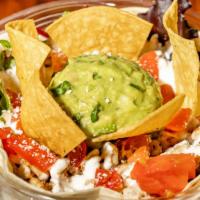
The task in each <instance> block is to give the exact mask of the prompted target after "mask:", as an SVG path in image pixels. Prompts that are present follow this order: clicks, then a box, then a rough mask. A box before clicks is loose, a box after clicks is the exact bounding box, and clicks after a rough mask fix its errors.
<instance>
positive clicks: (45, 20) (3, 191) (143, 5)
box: [0, 0, 152, 200]
mask: <svg viewBox="0 0 200 200" xmlns="http://www.w3.org/2000/svg"><path fill="white" fill-rule="evenodd" d="M95 5H107V6H112V7H118V8H122V9H126V10H127V11H129V12H134V13H138V12H140V13H143V12H146V11H147V10H148V8H149V7H150V6H151V5H152V1H151V0H110V1H107V0H105V1H102V0H79V1H78V0H59V1H55V2H50V3H44V4H41V5H38V6H34V7H31V8H28V9H25V10H23V11H20V12H18V13H15V14H13V15H11V16H8V17H6V18H4V19H2V20H0V38H4V37H6V33H5V31H4V26H5V24H6V23H7V22H9V21H13V20H17V19H34V20H35V23H36V26H37V27H40V28H45V27H46V26H48V25H49V24H51V23H52V22H53V21H54V20H55V19H57V18H59V17H60V16H62V14H63V12H64V11H72V10H77V9H80V8H85V7H89V6H95ZM1 161H2V160H1V158H0V162H1ZM16 179H17V177H16ZM20 181H22V180H20ZM16 182H17V181H16ZM16 182H15V181H11V180H10V179H9V178H7V177H6V172H5V171H2V170H0V199H1V200H13V199H15V200H55V199H57V198H55V197H52V195H45V196H44V195H43V194H42V193H41V192H39V191H38V192H37V191H35V192H33V191H29V190H27V189H24V188H22V187H20V186H19V185H18V184H17V183H16ZM103 191H105V190H101V189H98V190H96V189H95V190H92V191H89V192H87V191H86V192H85V191H83V192H79V194H78V195H76V194H74V195H71V196H69V197H63V198H59V199H70V200H72V199H79V200H80V199H99V200H100V199H103V200H106V199H116V196H117V193H116V192H112V191H109V190H108V192H107V193H106V195H105V194H104V192H103ZM88 193H90V197H88ZM109 193H110V194H109ZM112 193H115V194H114V195H113V194H112ZM119 198H120V195H119Z"/></svg>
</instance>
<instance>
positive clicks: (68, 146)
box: [6, 20, 86, 156]
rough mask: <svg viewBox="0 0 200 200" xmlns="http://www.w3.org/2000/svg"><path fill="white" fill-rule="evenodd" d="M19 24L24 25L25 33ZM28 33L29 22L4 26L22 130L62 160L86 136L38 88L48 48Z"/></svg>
mask: <svg viewBox="0 0 200 200" xmlns="http://www.w3.org/2000/svg"><path fill="white" fill-rule="evenodd" d="M23 24H26V28H25V30H26V31H25V33H24V32H23V31H24V26H23ZM20 25H22V29H20ZM29 25H30V26H29ZM15 26H16V27H17V30H15ZM29 28H30V33H31V34H30V35H29V32H28V29H29ZM34 28H35V27H34ZM32 29H33V26H32V22H31V21H30V23H28V22H27V21H26V20H22V21H19V23H18V22H14V24H12V23H9V24H8V25H7V26H6V31H7V32H8V34H9V37H10V40H11V44H12V47H13V56H14V58H15V60H16V64H17V75H18V77H19V80H20V88H21V90H22V96H23V100H22V107H21V121H22V126H23V129H24V131H25V133H26V134H27V135H28V136H30V137H32V138H34V139H36V140H37V141H38V142H40V143H41V144H44V145H46V146H48V147H49V148H50V149H51V150H52V151H54V152H55V153H57V154H59V155H61V156H65V155H66V154H67V153H68V152H70V151H71V150H72V149H74V148H75V147H76V146H77V145H78V144H80V143H81V142H82V141H83V140H84V139H85V138H86V136H85V134H84V133H83V132H82V131H81V130H80V129H79V127H78V126H77V125H76V124H75V123H74V122H73V121H72V120H71V118H70V117H68V116H67V115H66V114H65V112H64V111H63V110H62V109H61V108H60V107H59V105H58V104H57V103H56V102H55V101H54V99H53V98H52V97H51V95H50V94H49V93H48V91H47V89H46V88H45V87H44V86H43V85H42V82H41V81H40V68H41V66H42V65H43V63H44V61H45V59H46V57H47V56H48V54H49V51H50V48H49V47H48V46H47V45H45V44H43V43H42V42H40V41H39V40H36V39H35V38H33V37H31V36H33V35H32V33H33V32H34V31H33V30H32Z"/></svg>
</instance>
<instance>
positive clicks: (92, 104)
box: [49, 55, 162, 137]
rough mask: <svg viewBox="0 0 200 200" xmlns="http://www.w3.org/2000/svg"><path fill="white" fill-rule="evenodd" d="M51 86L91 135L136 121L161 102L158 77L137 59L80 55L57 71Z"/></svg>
mask: <svg viewBox="0 0 200 200" xmlns="http://www.w3.org/2000/svg"><path fill="white" fill-rule="evenodd" d="M49 90H50V91H51V93H52V95H53V96H54V98H55V100H56V101H57V102H58V103H59V104H60V105H61V107H62V108H63V109H64V110H65V111H66V112H67V113H68V115H70V116H71V117H72V119H74V120H75V122H76V123H77V124H79V125H80V127H81V128H82V129H83V130H84V131H85V133H87V135H88V136H89V137H96V136H99V135H102V134H107V133H111V132H115V131H117V130H119V129H121V128H125V127H128V126H131V125H133V124H134V123H136V122H137V121H139V120H142V119H143V118H144V117H145V116H147V115H148V114H149V113H151V112H152V111H154V110H155V109H157V108H158V107H160V106H161V102H162V96H161V93H160V89H159V86H158V85H157V83H156V81H155V80H154V79H153V78H152V77H151V76H150V75H149V74H148V73H147V72H145V71H144V70H143V69H141V68H140V67H139V66H138V65H137V64H136V63H135V62H133V61H129V60H126V59H123V58H120V57H114V56H106V55H88V56H80V57H77V58H74V59H72V60H70V61H69V64H68V65H67V66H66V67H65V68H64V69H63V70H62V71H61V72H59V73H57V74H56V75H55V76H54V77H53V79H52V81H51V83H50V86H49Z"/></svg>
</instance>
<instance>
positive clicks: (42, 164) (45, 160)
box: [0, 128, 57, 172]
mask: <svg viewBox="0 0 200 200" xmlns="http://www.w3.org/2000/svg"><path fill="white" fill-rule="evenodd" d="M0 133H1V134H0V138H1V139H2V142H3V145H4V149H5V150H6V151H7V152H8V154H17V155H19V156H20V157H21V158H23V159H25V160H27V161H28V162H29V163H30V164H32V165H34V166H35V167H37V168H38V169H40V170H41V171H43V172H46V171H48V169H49V168H50V167H51V166H52V165H53V164H54V163H55V162H56V160H57V156H56V155H55V154H54V153H52V152H50V151H49V150H48V149H47V148H46V147H44V146H42V145H40V144H39V143H37V142H36V141H35V140H33V139H32V138H29V137H28V136H26V135H25V134H21V135H16V134H14V133H13V132H12V130H11V129H10V132H8V128H4V129H0ZM6 134H7V137H6V138H5V135H6Z"/></svg>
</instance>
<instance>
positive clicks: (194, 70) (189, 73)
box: [163, 0, 199, 114]
mask: <svg viewBox="0 0 200 200" xmlns="http://www.w3.org/2000/svg"><path fill="white" fill-rule="evenodd" d="M177 22H178V3H177V0H175V1H173V3H172V5H171V6H170V8H169V9H168V10H167V12H166V13H165V15H164V17H163V23H164V26H165V28H166V30H167V32H168V35H169V38H170V42H171V45H172V47H173V68H174V73H175V82H176V92H177V93H180V94H185V96H186V97H185V101H184V104H183V106H184V107H186V108H191V109H192V113H193V114H195V112H196V106H197V80H198V74H199V57H198V53H197V49H196V46H195V42H194V41H193V40H188V39H184V38H182V37H181V36H179V35H178V27H177V26H178V25H177V24H178V23H177Z"/></svg>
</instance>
